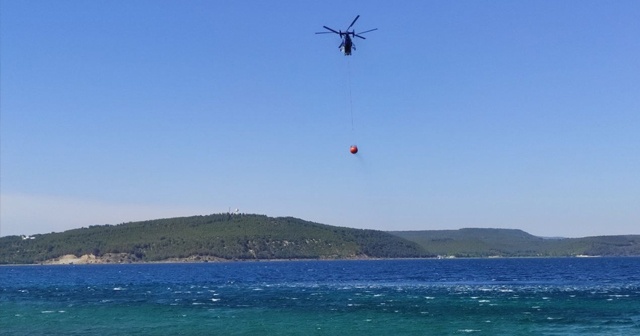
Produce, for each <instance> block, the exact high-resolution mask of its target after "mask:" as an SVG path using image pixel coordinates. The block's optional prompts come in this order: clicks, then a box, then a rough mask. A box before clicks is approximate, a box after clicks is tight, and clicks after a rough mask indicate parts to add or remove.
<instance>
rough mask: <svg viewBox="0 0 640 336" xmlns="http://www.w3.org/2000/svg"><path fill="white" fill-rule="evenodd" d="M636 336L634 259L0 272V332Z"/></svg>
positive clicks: (639, 312) (638, 296)
mask: <svg viewBox="0 0 640 336" xmlns="http://www.w3.org/2000/svg"><path fill="white" fill-rule="evenodd" d="M130 334H143V335H336V334H348V335H390V334H395V335H583V334H589V335H640V258H540V259H537V258H522V259H452V260H432V259H420V260H358V261H353V260H352V261H272V262H222V263H194V264H130V265H61V266H3V267H0V335H130Z"/></svg>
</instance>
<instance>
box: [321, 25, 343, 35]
mask: <svg viewBox="0 0 640 336" xmlns="http://www.w3.org/2000/svg"><path fill="white" fill-rule="evenodd" d="M322 27H323V28H324V29H327V30H330V31H332V32H334V33H336V34H338V35H342V34H341V33H339V32H337V31H335V30H333V29H331V28H329V27H327V26H322Z"/></svg>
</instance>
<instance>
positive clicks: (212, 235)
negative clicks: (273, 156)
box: [0, 214, 640, 264]
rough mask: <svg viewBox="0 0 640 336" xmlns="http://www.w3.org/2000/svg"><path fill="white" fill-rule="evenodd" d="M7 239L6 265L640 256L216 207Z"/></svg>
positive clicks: (517, 237) (639, 252) (581, 244)
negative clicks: (67, 259) (91, 259)
mask: <svg viewBox="0 0 640 336" xmlns="http://www.w3.org/2000/svg"><path fill="white" fill-rule="evenodd" d="M33 238H34V239H23V238H22V237H18V236H10V237H2V238H0V264H34V263H42V262H47V261H50V260H53V259H56V258H60V257H62V256H65V255H75V256H76V257H80V256H83V255H94V256H96V257H97V261H98V262H116V263H122V262H154V261H178V260H191V261H208V260H266V259H350V258H420V257H435V256H454V257H493V256H501V257H533V256H546V257H555V256H576V255H593V256H596V255H597V256H632V255H634V256H640V236H639V235H626V236H601V237H586V238H554V239H545V238H541V237H536V236H533V235H530V234H528V233H526V232H524V231H522V230H513V229H460V230H430V231H393V232H383V231H376V230H360V229H352V228H345V227H336V226H330V225H324V224H318V223H313V222H308V221H304V220H301V219H297V218H292V217H278V218H272V217H267V216H262V215H246V214H240V215H231V214H214V215H207V216H193V217H180V218H168V219H157V220H149V221H143V222H132V223H126V224H120V225H96V226H90V227H88V228H81V229H75V230H69V231H65V232H59V233H48V234H39V235H35V236H33Z"/></svg>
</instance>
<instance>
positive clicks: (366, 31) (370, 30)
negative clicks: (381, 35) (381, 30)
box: [358, 28, 378, 34]
mask: <svg viewBox="0 0 640 336" xmlns="http://www.w3.org/2000/svg"><path fill="white" fill-rule="evenodd" d="M374 30H378V28H373V29H369V30H365V31H363V32H359V33H358V34H364V33H368V32H372V31H374Z"/></svg>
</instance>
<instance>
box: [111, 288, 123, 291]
mask: <svg viewBox="0 0 640 336" xmlns="http://www.w3.org/2000/svg"><path fill="white" fill-rule="evenodd" d="M113 290H114V291H121V290H122V287H113Z"/></svg>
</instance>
